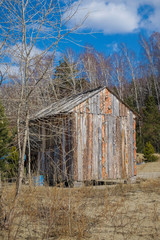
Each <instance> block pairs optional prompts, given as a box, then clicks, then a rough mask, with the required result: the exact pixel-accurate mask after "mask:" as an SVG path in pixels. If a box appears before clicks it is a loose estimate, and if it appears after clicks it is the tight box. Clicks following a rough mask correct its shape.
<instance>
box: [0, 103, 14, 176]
mask: <svg viewBox="0 0 160 240" xmlns="http://www.w3.org/2000/svg"><path fill="white" fill-rule="evenodd" d="M11 139H12V134H11V132H10V131H9V127H8V121H7V118H6V116H5V111H4V107H3V106H2V104H1V103H0V172H1V174H2V178H3V177H7V178H9V177H13V176H15V174H16V172H17V170H18V157H17V154H18V152H17V149H16V148H15V147H12V148H11V149H10V148H9V145H10V143H11Z"/></svg>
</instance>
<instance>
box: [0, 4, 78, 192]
mask: <svg viewBox="0 0 160 240" xmlns="http://www.w3.org/2000/svg"><path fill="white" fill-rule="evenodd" d="M72 6H73V5H72V2H71V1H68V2H65V1H59V0H47V1H46V0H19V1H17V0H5V1H4V2H2V4H1V9H3V11H4V12H6V13H8V15H7V17H8V21H9V20H10V22H11V28H10V33H9V36H8V37H9V42H10V46H9V47H8V49H7V57H8V58H9V59H10V60H9V61H10V62H11V63H13V65H12V67H13V66H14V67H15V68H16V69H17V81H18V83H19V86H20V93H19V100H18V109H17V116H16V117H17V141H18V149H19V174H18V181H17V191H16V194H18V193H19V192H20V190H21V187H22V180H23V176H24V158H25V153H26V146H27V139H28V135H29V118H30V112H31V109H32V102H31V99H32V96H33V95H34V91H35V89H36V87H37V86H38V85H39V84H40V82H41V81H42V80H43V79H44V78H45V76H46V74H47V73H48V70H49V68H50V67H51V66H52V65H53V60H54V58H55V56H56V53H57V49H58V46H59V43H60V41H61V40H62V39H64V38H65V37H66V36H68V35H69V34H70V33H72V32H74V31H75V30H77V29H78V28H79V25H76V26H74V27H72V28H71V29H69V28H67V27H66V25H67V23H69V21H70V20H71V18H72V17H73V16H74V15H75V14H76V11H77V9H78V6H79V2H77V7H76V5H75V4H74V8H73V9H72ZM9 13H10V14H9ZM46 56H49V57H50V58H49V61H48V64H46V65H45V66H44V68H43V69H41V70H42V71H41V73H40V74H37V75H35V65H36V62H37V63H38V62H40V61H41V62H43V60H44V59H45V57H46ZM33 76H34V83H33V84H32V87H30V81H31V80H33Z"/></svg>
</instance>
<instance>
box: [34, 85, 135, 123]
mask: <svg viewBox="0 0 160 240" xmlns="http://www.w3.org/2000/svg"><path fill="white" fill-rule="evenodd" d="M104 89H107V90H108V91H109V92H110V93H111V94H113V95H114V96H115V97H116V98H117V99H118V100H119V101H121V102H122V103H123V104H124V105H125V106H126V107H127V108H129V109H130V110H131V111H132V112H133V113H134V114H135V115H137V116H139V115H138V114H137V113H136V112H135V111H133V110H132V109H131V108H130V107H129V106H128V105H127V104H126V103H124V102H123V101H122V100H121V99H120V98H119V97H118V96H116V95H115V93H113V92H112V91H111V90H110V89H108V88H107V87H98V88H96V89H92V90H89V91H86V92H83V93H79V94H76V95H72V96H71V97H68V98H63V99H62V100H59V101H57V102H54V103H52V104H51V105H49V106H48V107H46V108H44V109H42V110H40V111H39V112H38V113H36V114H35V115H34V116H32V117H31V120H35V119H40V118H47V117H50V116H54V115H58V114H64V113H71V112H73V109H74V108H75V107H76V106H78V105H79V104H81V103H82V102H84V101H86V100H87V99H89V98H91V97H93V96H94V95H96V94H97V93H99V92H101V91H103V90H104Z"/></svg>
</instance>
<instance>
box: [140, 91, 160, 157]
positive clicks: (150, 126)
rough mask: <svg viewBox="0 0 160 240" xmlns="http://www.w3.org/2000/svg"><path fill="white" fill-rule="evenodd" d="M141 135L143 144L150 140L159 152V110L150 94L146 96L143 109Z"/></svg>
mask: <svg viewBox="0 0 160 240" xmlns="http://www.w3.org/2000/svg"><path fill="white" fill-rule="evenodd" d="M142 136H143V139H144V143H145V144H146V143H147V142H150V143H151V144H152V145H153V147H154V148H155V150H156V152H160V112H159V110H158V107H157V105H156V103H155V100H154V97H152V96H149V97H148V98H147V100H146V104H145V108H144V109H143V125H142Z"/></svg>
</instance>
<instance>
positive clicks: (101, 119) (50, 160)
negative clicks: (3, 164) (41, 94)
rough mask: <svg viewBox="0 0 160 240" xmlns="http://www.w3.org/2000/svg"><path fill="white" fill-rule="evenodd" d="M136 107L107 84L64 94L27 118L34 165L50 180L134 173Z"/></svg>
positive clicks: (75, 179)
mask: <svg viewBox="0 0 160 240" xmlns="http://www.w3.org/2000/svg"><path fill="white" fill-rule="evenodd" d="M135 127H136V113H135V112H134V111H132V110H131V109H130V108H129V107H128V106H127V105H126V104H125V103H124V102H123V101H121V100H120V99H119V98H118V97H117V96H116V95H115V94H114V93H113V92H112V91H110V90H109V89H108V88H107V87H99V88H97V89H94V90H90V91H87V92H84V93H81V94H78V95H74V96H71V97H69V98H65V99H63V100H60V101H58V102H56V103H53V104H51V105H50V106H48V107H46V108H45V109H43V110H41V111H40V112H38V113H37V114H35V115H34V117H33V118H32V119H31V120H30V139H31V146H32V155H31V156H32V161H33V159H34V161H35V162H36V171H38V172H39V173H40V174H43V175H44V176H45V178H46V179H48V180H49V182H50V183H51V184H52V183H53V182H56V181H60V180H63V181H68V180H71V181H78V182H83V181H92V180H94V181H98V180H99V181H105V180H107V179H127V178H130V177H133V176H134V175H136V132H135Z"/></svg>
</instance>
